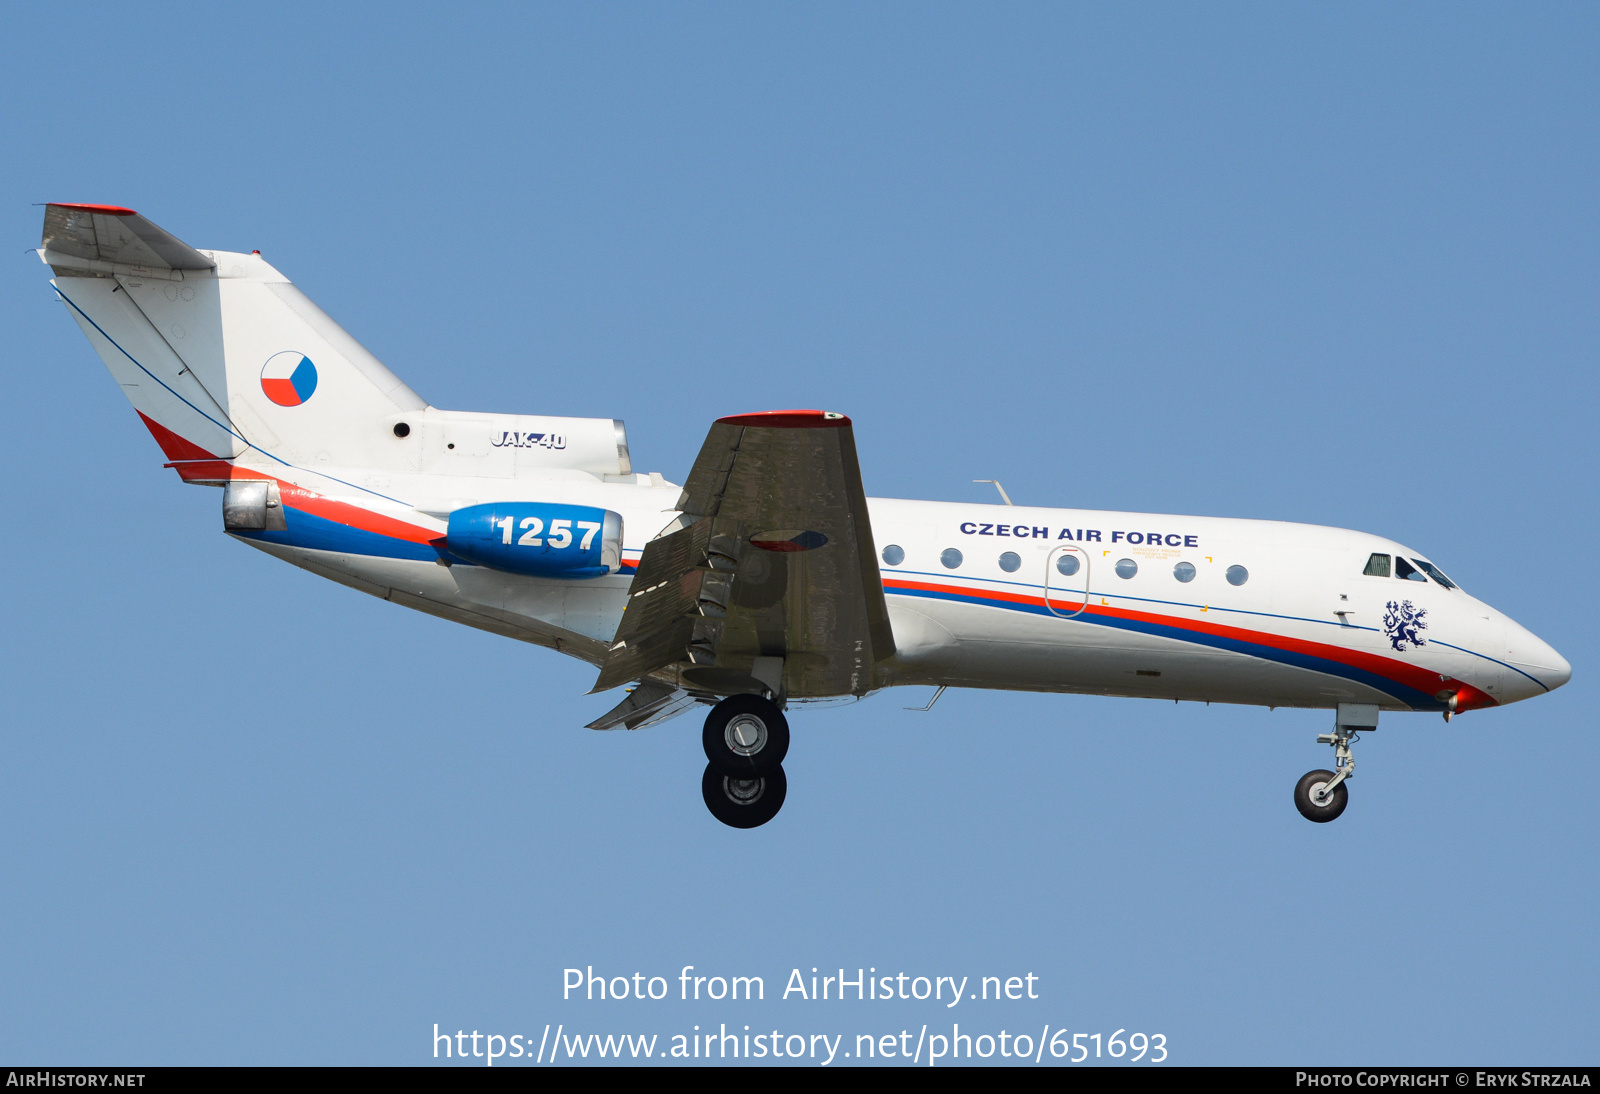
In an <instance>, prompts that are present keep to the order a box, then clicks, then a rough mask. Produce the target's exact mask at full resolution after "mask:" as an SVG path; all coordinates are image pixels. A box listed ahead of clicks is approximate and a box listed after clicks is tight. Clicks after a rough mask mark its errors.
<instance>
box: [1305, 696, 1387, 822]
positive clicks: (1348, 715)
mask: <svg viewBox="0 0 1600 1094" xmlns="http://www.w3.org/2000/svg"><path fill="white" fill-rule="evenodd" d="M1377 728H1378V707H1377V704H1376V703H1340V704H1339V710H1338V713H1337V714H1336V715H1335V717H1334V721H1333V732H1332V733H1320V734H1318V735H1317V743H1318V744H1324V745H1332V746H1333V766H1334V768H1335V770H1333V771H1328V770H1326V769H1318V770H1316V771H1307V772H1306V773H1305V774H1304V775H1302V776H1300V781H1299V782H1298V783H1296V784H1295V787H1294V807H1295V808H1296V809H1298V810H1300V815H1301V816H1302V817H1304V818H1305V819H1306V820H1308V821H1316V822H1317V823H1318V824H1326V823H1327V822H1328V821H1331V820H1334V819H1335V818H1337V817H1338V816H1339V814H1340V813H1343V812H1344V807H1345V806H1346V805H1348V804H1350V788H1349V787H1347V786H1345V781H1346V780H1348V779H1350V778H1353V777H1354V776H1355V773H1356V761H1355V757H1353V756H1352V755H1351V754H1350V746H1351V744H1353V743H1354V742H1356V741H1358V740H1360V738H1359V737H1358V736H1356V733H1357V731H1359V730H1374V729H1377Z"/></svg>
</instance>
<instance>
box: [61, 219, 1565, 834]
mask: <svg viewBox="0 0 1600 1094" xmlns="http://www.w3.org/2000/svg"><path fill="white" fill-rule="evenodd" d="M38 254H39V257H40V259H41V260H42V261H43V262H44V263H45V264H46V265H48V266H50V267H51V270H52V271H53V273H54V275H55V276H54V278H53V280H52V281H51V284H52V286H53V287H54V288H55V291H56V293H57V295H58V296H59V298H60V300H61V301H62V303H63V304H64V305H65V307H66V309H67V311H68V313H69V314H70V315H71V316H72V318H73V319H74V320H76V321H77V323H78V326H79V327H81V328H82V330H83V332H84V334H85V335H86V336H87V337H88V339H89V341H90V343H91V344H92V345H93V346H94V348H95V350H96V351H97V352H98V353H99V354H100V357H101V359H102V360H103V361H104V362H105V364H106V367H107V368H108V369H109V370H110V371H111V374H112V376H113V378H114V379H115V380H116V381H117V383H118V384H120V385H121V387H122V391H123V394H124V395H126V396H127V397H128V399H129V401H130V402H132V404H133V406H134V409H135V410H136V411H137V412H138V414H139V417H140V419H141V420H142V421H143V422H144V424H145V426H146V427H147V428H148V429H149V431H150V433H151V434H152V435H153V436H154V438H155V440H156V443H157V444H158V445H159V446H160V448H161V451H162V452H163V453H164V455H165V457H166V462H165V463H164V464H163V466H164V467H168V468H171V469H173V470H174V471H176V472H177V474H178V476H179V477H180V478H181V479H182V480H183V481H184V482H187V483H195V484H197V485H202V486H214V487H220V488H221V493H222V526H223V531H224V532H226V533H227V534H228V535H230V536H232V537H233V538H235V539H236V540H238V541H239V542H241V543H245V544H248V545H249V546H251V547H254V548H257V549H258V550H261V551H265V552H266V553H268V554H270V555H273V556H275V557H277V558H280V559H282V560H284V561H286V562H290V563H293V564H294V565H296V566H299V567H301V568H303V569H306V570H309V571H310V572H312V573H313V574H317V575H319V576H321V577H325V578H328V579H330V580H332V581H336V582H339V583H340V584H342V585H347V586H349V587H351V588H354V589H358V590H360V591H361V592H364V593H368V594H370V595H372V596H376V597H379V598H382V599H385V600H388V601H390V602H392V603H395V604H399V605H401V606H403V607H407V608H413V609H416V610H417V611H422V612H427V613H429V614H431V615H435V616H439V617H441V618H444V619H448V620H453V621H455V622H458V623H464V624H466V625H468V626H472V627H477V628H480V629H482V630H486V631H491V632H493V633H495V634H500V635H505V636H507V637H510V638H516V639H520V640H522V641H524V642H529V643H532V644H534V645H537V646H544V647H547V648H550V649H554V650H556V651H558V652H560V653H564V654H567V655H569V656H572V657H576V658H579V659H580V660H583V661H585V662H588V663H589V664H590V665H592V666H593V667H594V668H595V669H596V670H597V678H596V681H595V685H594V688H593V691H594V692H604V691H609V690H611V689H614V688H618V687H624V686H626V688H627V690H626V691H625V692H624V694H623V697H622V699H621V701H620V702H618V703H617V705H616V706H615V707H614V708H613V709H611V710H610V711H609V712H607V713H606V714H603V715H601V716H600V717H599V718H597V719H596V720H595V721H593V722H592V723H590V725H589V727H588V728H590V729H596V730H609V729H622V728H625V729H629V730H637V729H643V728H645V727H647V726H653V725H658V724H660V723H662V722H664V721H666V720H667V719H669V718H672V717H675V716H677V715H679V714H682V713H684V712H685V711H687V710H690V709H694V708H696V707H699V706H705V707H709V710H708V711H707V714H706V718H705V723H704V726H703V730H702V733H701V739H702V745H703V747H704V751H705V755H706V767H705V769H704V772H703V775H702V778H701V793H702V797H703V798H704V801H705V804H706V807H707V808H708V809H709V810H710V812H711V814H712V815H713V816H714V817H715V818H716V819H717V820H719V821H721V822H723V823H724V824H727V825H729V826H731V827H734V828H755V827H758V826H760V825H762V824H765V823H766V822H768V821H770V820H771V819H772V818H773V817H774V816H776V815H777V813H778V811H779V810H780V809H781V808H782V806H783V802H784V798H785V795H786V792H787V785H788V784H787V779H786V777H785V775H784V769H783V761H784V758H785V756H786V755H787V753H788V749H789V740H790V734H789V724H788V718H787V712H789V711H790V710H791V709H793V708H796V707H803V706H804V705H806V704H808V703H812V704H817V703H827V702H841V701H842V702H848V701H851V700H857V699H861V698H863V697H865V696H868V695H871V694H873V693H875V692H878V691H881V690H883V689H886V688H891V687H906V686H911V685H921V686H931V687H933V688H934V689H935V691H934V692H933V693H932V698H931V699H930V700H929V702H928V704H927V707H926V708H920V709H928V708H931V707H932V705H933V703H934V702H937V701H938V698H939V697H940V696H941V695H943V693H944V691H945V690H946V689H947V688H988V689H1003V690H1019V691H1035V692H1064V693H1078V694H1091V695H1115V696H1127V697H1132V698H1145V699H1170V700H1174V701H1184V700H1187V701H1196V702H1206V703H1235V704H1253V705H1259V706H1267V707H1300V708H1311V709H1324V710H1332V711H1333V712H1334V720H1333V725H1332V727H1331V729H1330V730H1329V731H1328V732H1326V733H1322V734H1319V735H1318V736H1317V741H1318V742H1319V743H1321V744H1326V745H1330V746H1332V748H1333V752H1334V763H1333V767H1332V769H1328V768H1318V769H1315V770H1312V771H1309V772H1307V773H1306V774H1305V775H1304V776H1303V777H1302V778H1301V779H1300V780H1299V782H1298V783H1297V784H1296V786H1295V789H1294V803H1295V806H1296V808H1297V809H1298V810H1299V811H1300V813H1301V814H1302V815H1303V816H1304V817H1306V818H1307V819H1308V820H1311V821H1315V822H1319V823H1320V822H1327V821H1331V820H1333V819H1334V818H1336V817H1338V816H1339V815H1340V814H1341V813H1343V812H1344V809H1345V806H1346V804H1347V803H1348V799H1349V787H1348V780H1349V779H1350V778H1351V776H1352V775H1353V774H1354V773H1355V761H1354V757H1353V754H1352V751H1351V745H1352V744H1353V743H1354V742H1355V741H1356V740H1357V739H1358V736H1359V734H1360V733H1361V732H1365V731H1371V730H1375V729H1376V728H1377V725H1378V715H1379V713H1380V712H1381V711H1431V712H1435V713H1442V714H1443V716H1444V718H1445V720H1446V721H1448V720H1449V719H1450V718H1451V717H1452V716H1454V715H1457V714H1463V713H1466V712H1468V711H1474V710H1481V709H1487V708H1490V707H1496V706H1503V705H1505V704H1507V703H1513V702H1517V701H1519V700H1522V699H1528V698H1532V697H1533V696H1536V695H1543V694H1545V693H1546V692H1549V691H1552V690H1554V689H1555V688H1558V687H1560V686H1561V685H1562V684H1564V683H1566V682H1567V680H1568V679H1569V678H1570V677H1571V674H1572V669H1571V666H1570V665H1569V664H1568V663H1567V661H1566V660H1565V659H1564V658H1563V657H1562V656H1561V655H1560V654H1558V653H1557V652H1556V651H1555V650H1554V649H1552V648H1551V647H1550V646H1549V645H1547V644H1546V643H1545V642H1543V641H1541V640H1540V639H1539V638H1537V637H1535V636H1534V635H1533V634H1532V633H1531V632H1529V631H1528V630H1527V629H1525V628H1523V627H1521V626H1519V625H1518V624H1517V623H1515V622H1513V621H1512V620H1511V619H1510V618H1509V617H1507V616H1506V615H1504V614H1502V613H1501V612H1499V611H1496V610H1495V609H1494V608H1491V607H1490V606H1489V605H1487V604H1485V603H1483V602H1482V601H1480V600H1478V599H1476V598H1475V597H1473V596H1471V595H1470V594H1469V593H1467V592H1466V591H1465V590H1463V589H1462V588H1460V586H1458V585H1457V584H1456V583H1455V582H1453V581H1452V580H1451V579H1450V578H1449V577H1447V576H1446V575H1445V573H1444V571H1443V570H1441V569H1440V568H1439V567H1438V566H1437V565H1435V564H1434V563H1433V562H1432V561H1431V560H1430V559H1429V558H1428V557H1427V556H1425V555H1424V554H1423V553H1422V552H1419V551H1416V550H1413V549H1411V548H1410V547H1407V546H1405V545H1403V544H1400V543H1397V542H1395V541H1393V540H1389V539H1385V538H1383V537H1381V536H1375V535H1369V534H1367V533H1364V532H1356V531H1348V530H1345V529H1340V528H1330V527H1320V526H1315V525H1308V524H1293V523H1286V522H1280V521H1268V520H1243V519H1230V518H1219V517H1197V516H1175V515H1165V514H1149V513H1122V512H1106V511H1092V510H1082V509H1064V508H1039V507H1032V506H1020V505H1012V504H1011V499H1010V498H1009V497H1008V496H1007V495H1006V493H1005V490H1004V488H1003V487H1001V486H1000V485H999V483H995V486H996V487H997V489H999V492H1000V496H1001V499H1002V504H988V505H978V504H966V503H955V502H936V501H906V500H899V499H890V498H868V497H867V496H866V494H865V490H864V488H863V484H862V480H861V470H860V467H859V464H858V462H857V456H856V447H855V437H854V430H853V426H852V424H851V421H850V419H849V418H848V417H846V416H844V415H843V414H839V413H834V412H825V411H818V410H775V411H763V412H756V413H736V414H730V415H726V416H723V417H720V418H717V419H715V421H714V422H713V423H712V424H711V427H710V431H709V433H708V434H707V436H706V440H705V443H704V445H703V446H702V447H701V449H700V453H699V455H698V456H697V457H696V459H695V461H694V464H693V466H691V467H690V468H689V471H688V475H687V476H686V478H685V480H684V483H683V485H682V486H681V487H679V486H677V485H674V484H673V483H670V482H668V481H667V480H666V479H664V478H663V477H662V476H661V475H660V474H659V473H655V472H651V473H648V474H644V473H639V472H635V471H634V469H633V460H632V457H631V456H630V453H629V449H628V439H627V432H626V430H625V428H624V426H623V423H622V422H620V421H617V420H614V419H611V418H571V417H550V416H546V415H523V414H492V413H467V412H459V411H448V410H439V409H438V408H436V407H433V406H431V405H429V404H428V403H427V402H426V401H424V400H423V399H422V398H421V397H420V396H419V395H417V394H416V393H415V392H413V391H412V390H411V388H410V387H408V386H406V384H405V383H403V382H402V381H401V380H400V379H399V378H398V377H396V376H395V375H394V374H393V373H392V372H390V371H389V369H387V368H386V367H385V366H384V365H383V364H382V363H381V362H379V361H378V359H377V358H376V357H374V356H373V355H372V354H371V353H369V352H368V351H367V350H366V349H365V348H364V347H363V346H362V345H361V344H360V343H359V342H357V341H356V340H355V339H354V338H353V337H351V336H350V335H349V334H348V333H346V332H345V330H344V329H343V328H342V327H340V326H339V325H338V324H337V323H335V322H334V321H333V319H331V318H330V317H329V316H328V315H327V314H326V313H325V312H323V311H322V309H320V308H319V307H317V305H316V304H314V303H312V302H311V300H310V299H308V298H307V297H306V296H305V294H304V293H302V292H301V291H300V290H299V289H297V288H296V287H295V286H294V285H293V284H292V283H291V282H290V281H289V279H288V278H287V277H285V276H284V275H283V274H281V273H279V272H278V271H277V270H276V269H275V268H274V267H273V266H271V265H269V264H268V263H267V261H266V260H265V259H264V258H262V257H261V254H260V252H258V251H252V252H250V253H249V254H245V253H240V252H230V251H217V250H205V251H202V250H196V249H195V248H193V247H190V246H189V245H187V244H185V243H183V242H181V241H180V240H178V239H177V238H176V237H174V236H173V235H171V234H170V233H168V232H166V231H164V230H162V229H161V228H159V227H157V226H156V225H155V224H153V223H151V222H150V221H149V220H147V219H145V218H144V217H142V216H140V215H139V214H138V213H136V212H134V211H133V210H131V209H125V208H122V207H119V206H112V205H84V204H65V203H58V204H50V205H47V206H46V208H45V217H44V232H43V238H42V241H41V245H40V247H39V250H38ZM975 481H980V482H992V481H993V480H975Z"/></svg>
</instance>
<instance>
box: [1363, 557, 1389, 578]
mask: <svg viewBox="0 0 1600 1094" xmlns="http://www.w3.org/2000/svg"><path fill="white" fill-rule="evenodd" d="M1361 572H1362V573H1364V574H1366V575H1367V576H1368V577H1388V576H1389V556H1388V555H1380V554H1378V553H1376V552H1374V553H1373V554H1372V555H1371V557H1369V558H1368V559H1367V568H1366V569H1365V570H1362V571H1361Z"/></svg>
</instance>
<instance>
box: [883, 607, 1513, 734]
mask: <svg viewBox="0 0 1600 1094" xmlns="http://www.w3.org/2000/svg"><path fill="white" fill-rule="evenodd" d="M895 589H917V590H919V591H923V592H934V593H941V592H948V593H958V594H960V595H962V596H970V597H976V598H978V599H982V600H996V601H1002V602H1009V603H1013V604H1027V605H1029V606H1032V607H1046V604H1045V601H1044V597H1042V596H1030V595H1029V594H1027V593H1017V592H1010V591H1001V590H991V589H974V588H970V587H963V586H956V585H936V584H933V583H931V582H924V581H903V580H900V579H888V580H885V581H884V583H883V590H884V592H886V593H888V592H893V591H894V590H895ZM1057 603H1060V601H1057ZM1069 603H1070V605H1071V607H1070V608H1068V610H1069V611H1070V610H1075V609H1076V607H1077V604H1078V601H1076V600H1073V601H1070V602H1069ZM1084 614H1086V615H1098V616H1104V617H1106V618H1109V619H1129V620H1137V621H1139V622H1141V623H1153V624H1156V625H1158V626H1163V627H1172V628H1174V629H1177V630H1186V631H1194V632H1195V633H1197V634H1210V635H1215V636H1216V637H1218V638H1228V639H1232V640H1233V641H1235V642H1248V643H1251V644H1253V645H1257V646H1268V647H1271V648H1272V649H1279V650H1284V651H1286V652H1291V653H1298V654H1303V655H1305V656H1308V657H1320V658H1322V659H1323V660H1326V661H1335V662H1337V663H1339V664H1341V665H1349V666H1350V667H1351V668H1357V669H1362V670H1364V671H1366V672H1370V673H1372V674H1374V675H1376V676H1382V677H1384V678H1385V679H1388V680H1393V681H1394V682H1395V683H1397V684H1404V685H1405V686H1406V687H1408V688H1411V689H1413V690H1415V691H1420V692H1422V693H1424V694H1426V695H1435V694H1437V693H1438V692H1440V691H1441V690H1449V691H1454V692H1456V709H1457V710H1473V709H1475V708H1477V707H1491V706H1498V705H1499V702H1498V700H1496V699H1495V698H1494V697H1493V696H1492V695H1489V694H1488V693H1486V692H1484V691H1481V690H1479V689H1478V688H1475V687H1473V686H1472V685H1471V684H1468V683H1464V682H1463V681H1460V680H1450V681H1449V682H1445V681H1442V680H1440V679H1439V674H1438V673H1436V672H1432V671H1430V670H1428V669H1425V668H1423V667H1421V666H1420V665H1412V664H1408V663H1406V662H1405V661H1396V660H1394V659H1393V658H1390V657H1382V656H1380V655H1378V654H1375V653H1367V652H1365V651H1363V650H1353V649H1350V648H1349V647H1348V646H1331V645H1328V644H1327V643H1325V642H1310V641H1307V640H1305V639H1303V638H1290V637H1288V636H1287V635H1282V634H1274V633H1273V632H1271V631H1254V630H1248V629H1246V628H1244V627H1230V626H1227V625H1225V624H1221V623H1206V622H1201V621H1200V620H1198V619H1186V618H1184V617H1183V616H1176V615H1160V614H1157V613H1155V612H1146V611H1136V610H1134V609H1130V608H1113V607H1110V606H1109V605H1097V604H1096V605H1090V606H1089V607H1088V608H1087V609H1086V610H1085V612H1084Z"/></svg>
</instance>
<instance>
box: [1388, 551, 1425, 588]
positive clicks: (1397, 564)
mask: <svg viewBox="0 0 1600 1094" xmlns="http://www.w3.org/2000/svg"><path fill="white" fill-rule="evenodd" d="M1394 576H1395V577H1403V578H1405V579H1406V580H1407V581H1421V582H1424V583H1426V582H1427V580H1428V579H1427V578H1425V577H1423V576H1422V571H1421V570H1419V569H1417V568H1416V567H1415V566H1413V565H1411V563H1409V562H1407V561H1406V560H1405V559H1403V558H1401V557H1400V556H1399V555H1395V556H1394Z"/></svg>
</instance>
